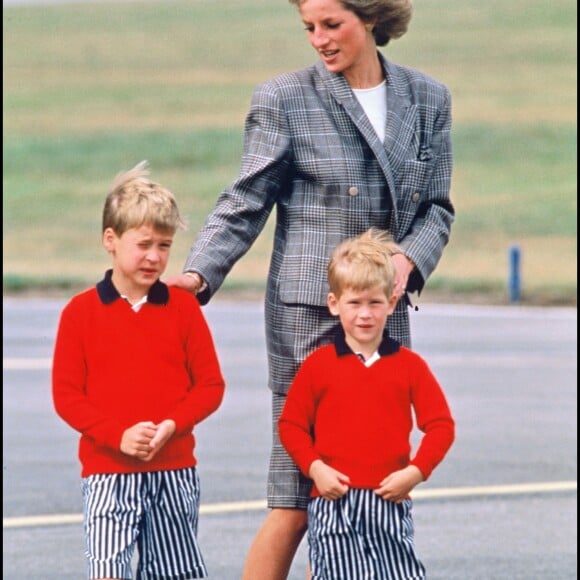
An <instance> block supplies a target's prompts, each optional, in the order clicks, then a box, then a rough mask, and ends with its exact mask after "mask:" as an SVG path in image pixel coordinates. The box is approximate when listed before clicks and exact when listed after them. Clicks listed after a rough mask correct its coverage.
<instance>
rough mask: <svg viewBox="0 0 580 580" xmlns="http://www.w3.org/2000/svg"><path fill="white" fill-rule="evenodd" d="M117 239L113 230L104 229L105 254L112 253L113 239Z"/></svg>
mask: <svg viewBox="0 0 580 580" xmlns="http://www.w3.org/2000/svg"><path fill="white" fill-rule="evenodd" d="M116 238H117V234H116V233H115V231H114V230H113V228H106V229H105V231H104V232H103V247H104V248H105V250H107V252H112V251H113V250H114V248H115V239H116Z"/></svg>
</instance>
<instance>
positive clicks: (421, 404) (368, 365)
mask: <svg viewBox="0 0 580 580" xmlns="http://www.w3.org/2000/svg"><path fill="white" fill-rule="evenodd" d="M398 251H399V249H398V247H397V246H396V244H394V242H393V241H392V239H391V237H390V236H389V235H388V234H387V233H386V232H382V231H380V230H376V229H374V228H372V229H371V230H369V231H367V232H365V233H364V234H362V235H360V236H358V237H356V238H351V239H348V240H345V241H343V242H342V243H340V244H339V245H338V246H337V248H336V249H335V251H334V252H333V254H332V257H331V260H330V263H329V266H328V281H329V286H330V293H329V295H328V306H329V309H330V312H331V313H332V314H333V315H334V316H338V317H339V319H340V323H341V327H342V328H341V331H340V333H339V334H338V335H337V337H336V339H335V342H334V344H331V345H327V346H323V347H321V348H319V349H317V350H316V351H314V352H313V353H312V354H311V355H310V356H308V357H307V358H306V360H305V361H304V363H303V364H302V366H301V368H300V369H299V371H298V373H297V374H296V377H295V379H294V382H293V383H292V386H291V388H290V391H289V392H288V397H287V400H286V403H285V406H284V409H283V412H282V414H281V416H280V419H279V423H278V425H279V432H280V439H281V441H282V444H283V445H284V447H285V448H286V450H287V451H288V453H289V455H290V456H291V457H292V459H293V460H294V461H295V462H296V464H297V465H298V467H299V468H300V470H301V471H302V472H303V473H304V474H305V475H307V476H308V477H309V478H311V479H312V480H313V483H314V485H313V488H312V493H311V497H312V499H311V501H310V504H309V507H308V542H309V556H310V564H311V568H312V579H313V580H338V579H340V580H355V579H360V578H384V579H388V580H395V579H396V580H398V579H401V580H402V579H410V578H413V579H421V578H424V577H425V569H424V567H423V565H422V563H421V562H420V561H419V560H418V558H417V556H416V554H415V548H414V538H413V519H412V512H411V510H412V501H411V499H410V497H409V493H410V492H411V490H412V489H413V488H414V487H415V486H416V485H417V484H418V483H420V482H422V481H425V480H426V479H427V478H428V477H429V475H430V474H431V472H432V471H433V469H434V468H435V467H436V466H437V465H438V464H439V462H440V461H441V460H442V459H443V457H444V456H445V454H446V453H447V451H448V450H449V448H450V447H451V444H452V443H453V440H454V436H455V424H454V420H453V418H452V416H451V412H450V410H449V406H448V404H447V401H446V398H445V395H444V393H443V391H442V389H441V387H440V386H439V384H438V382H437V380H436V379H435V377H434V376H433V374H432V373H431V371H430V370H429V367H428V366H427V364H426V363H425V361H424V360H423V359H422V358H421V357H419V355H417V354H416V353H414V352H412V351H411V350H409V349H407V348H405V347H403V346H401V345H400V344H399V343H398V342H396V341H394V340H392V339H390V338H389V336H388V332H387V330H386V326H387V319H388V317H389V315H390V314H391V313H392V312H393V310H394V308H395V305H396V303H397V297H396V295H394V294H393V285H394V277H395V270H394V266H393V263H392V260H391V256H392V255H393V254H395V253H397V252H398ZM413 416H415V420H416V424H417V427H418V428H419V429H420V430H421V431H422V432H423V433H424V435H423V437H422V440H421V442H420V444H419V446H418V448H417V450H416V452H415V453H414V455H413V456H412V457H411V445H410V435H411V432H412V429H413Z"/></svg>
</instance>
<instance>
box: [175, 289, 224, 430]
mask: <svg viewBox="0 0 580 580" xmlns="http://www.w3.org/2000/svg"><path fill="white" fill-rule="evenodd" d="M188 312H189V314H190V317H187V320H184V321H183V324H186V325H188V328H187V331H186V336H187V345H186V349H187V352H186V356H187V362H188V366H189V372H190V375H191V388H190V389H189V391H188V393H187V395H186V396H185V397H184V398H183V399H182V400H181V401H180V403H179V404H178V405H177V406H176V407H175V408H174V409H173V410H172V411H171V412H170V413H169V414H168V416H167V419H171V420H173V421H174V422H175V432H176V433H186V432H191V430H192V429H193V428H194V426H195V425H197V424H198V423H200V422H201V421H203V420H204V419H205V418H206V417H208V416H209V415H211V414H212V413H213V412H214V411H215V410H216V409H217V408H218V407H219V406H220V404H221V402H222V400H223V397H224V392H225V381H224V378H223V375H222V372H221V369H220V364H219V360H218V356H217V353H216V350H215V346H214V342H213V338H212V335H211V332H210V329H209V326H208V324H207V322H206V320H205V317H204V315H203V312H202V311H201V307H200V305H199V303H198V301H197V300H196V299H195V298H192V299H191V300H190V301H189V302H188Z"/></svg>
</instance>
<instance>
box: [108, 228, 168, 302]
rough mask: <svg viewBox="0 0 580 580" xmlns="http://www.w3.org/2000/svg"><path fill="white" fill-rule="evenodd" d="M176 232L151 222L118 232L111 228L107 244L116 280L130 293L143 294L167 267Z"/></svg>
mask: <svg viewBox="0 0 580 580" xmlns="http://www.w3.org/2000/svg"><path fill="white" fill-rule="evenodd" d="M173 236H174V234H172V233H168V232H161V231H159V230H156V229H155V228H153V227H151V226H150V225H142V226H140V227H138V228H131V229H129V230H127V231H126V232H124V233H123V234H122V235H121V236H118V235H117V234H116V233H115V232H114V231H113V230H112V229H111V228H107V229H106V230H105V231H104V233H103V245H104V247H105V249H106V250H107V252H109V254H111V258H112V260H113V284H114V285H115V288H116V289H117V290H118V291H119V292H120V293H121V294H124V295H127V296H129V297H132V298H135V297H143V296H145V295H146V294H147V292H148V291H149V288H151V286H152V285H153V284H154V283H155V282H156V281H157V280H158V279H159V278H160V277H161V275H162V274H163V272H165V268H166V267H167V260H168V259H169V251H170V249H171V244H172V243H173Z"/></svg>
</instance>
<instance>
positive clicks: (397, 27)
mask: <svg viewBox="0 0 580 580" xmlns="http://www.w3.org/2000/svg"><path fill="white" fill-rule="evenodd" d="M289 2H290V4H294V5H295V6H297V7H298V8H300V5H301V4H302V3H303V2H304V0H289ZM339 2H340V3H341V4H342V6H344V8H345V9H346V10H350V11H351V12H354V13H355V14H356V15H357V16H358V17H359V18H360V20H362V22H364V23H365V24H372V25H373V28H372V33H373V36H374V39H375V43H376V44H377V46H386V45H387V44H388V43H389V41H390V40H391V39H393V38H400V37H401V36H403V34H405V33H406V32H407V29H408V28H409V23H410V22H411V17H412V16H413V1H412V0H339Z"/></svg>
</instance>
